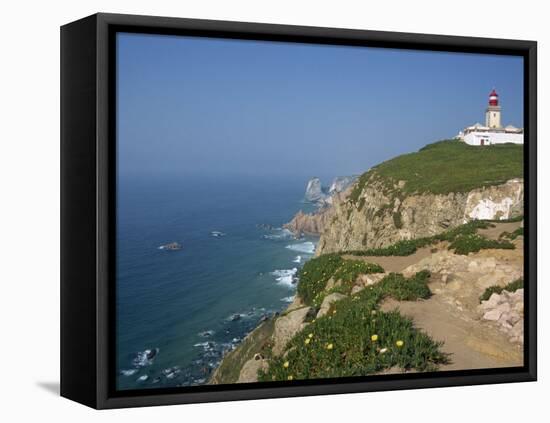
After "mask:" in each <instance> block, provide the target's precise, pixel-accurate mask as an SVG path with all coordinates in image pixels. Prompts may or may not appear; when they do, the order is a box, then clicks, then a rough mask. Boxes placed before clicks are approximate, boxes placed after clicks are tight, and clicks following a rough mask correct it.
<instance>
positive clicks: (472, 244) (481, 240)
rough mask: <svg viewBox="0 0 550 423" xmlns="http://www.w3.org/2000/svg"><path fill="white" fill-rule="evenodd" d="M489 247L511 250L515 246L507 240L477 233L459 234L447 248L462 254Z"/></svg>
mask: <svg viewBox="0 0 550 423" xmlns="http://www.w3.org/2000/svg"><path fill="white" fill-rule="evenodd" d="M489 248H498V249H503V250H513V249H514V248H516V247H515V245H514V244H512V243H511V242H509V241H505V240H502V241H497V240H493V239H487V238H485V237H482V236H481V235H478V234H469V235H460V236H458V237H457V238H455V239H454V241H453V242H451V244H450V245H449V250H454V252H455V254H462V255H468V254H469V253H477V252H478V251H479V250H483V249H489Z"/></svg>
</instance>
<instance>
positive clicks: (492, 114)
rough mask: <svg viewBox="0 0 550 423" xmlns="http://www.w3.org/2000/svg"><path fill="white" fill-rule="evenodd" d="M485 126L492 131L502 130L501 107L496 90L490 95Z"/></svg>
mask: <svg viewBox="0 0 550 423" xmlns="http://www.w3.org/2000/svg"><path fill="white" fill-rule="evenodd" d="M485 126H487V127H488V128H490V129H498V128H500V106H499V105H498V94H497V92H496V91H495V89H494V88H493V91H491V94H489V106H488V107H487V110H486V111H485Z"/></svg>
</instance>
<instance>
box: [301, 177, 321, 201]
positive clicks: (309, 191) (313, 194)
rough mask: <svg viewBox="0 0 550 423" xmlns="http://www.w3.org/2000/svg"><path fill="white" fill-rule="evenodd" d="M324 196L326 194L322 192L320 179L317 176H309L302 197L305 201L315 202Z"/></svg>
mask: <svg viewBox="0 0 550 423" xmlns="http://www.w3.org/2000/svg"><path fill="white" fill-rule="evenodd" d="M325 197H326V194H325V193H324V192H323V187H322V186H321V180H320V179H319V178H311V179H310V180H309V181H308V183H307V187H306V193H305V195H304V199H305V200H306V201H309V202H312V203H316V202H319V201H323V200H324V199H325Z"/></svg>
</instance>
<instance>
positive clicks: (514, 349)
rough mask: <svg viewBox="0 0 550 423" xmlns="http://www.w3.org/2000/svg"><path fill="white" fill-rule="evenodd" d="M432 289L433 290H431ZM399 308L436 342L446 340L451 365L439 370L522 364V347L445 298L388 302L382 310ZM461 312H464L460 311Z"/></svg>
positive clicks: (445, 350) (440, 296)
mask: <svg viewBox="0 0 550 423" xmlns="http://www.w3.org/2000/svg"><path fill="white" fill-rule="evenodd" d="M432 289H433V287H432ZM395 308H398V309H399V310H400V312H401V313H402V314H404V315H405V316H408V317H410V318H411V319H413V321H414V323H415V325H416V326H417V327H418V328H420V329H422V330H423V331H425V332H426V333H428V334H429V335H430V336H431V337H432V338H433V339H434V340H436V341H443V342H444V345H443V347H442V350H443V351H444V352H446V353H449V354H451V355H450V359H451V363H450V364H448V365H445V366H442V367H441V368H440V370H464V369H481V368H494V367H513V366H521V365H522V364H523V357H522V354H523V353H522V348H521V346H520V345H517V344H512V343H510V342H509V341H508V338H507V337H506V336H505V335H504V334H502V333H500V332H499V331H498V330H497V329H496V328H494V327H491V326H490V325H488V324H481V323H480V321H479V320H478V318H477V316H473V315H472V314H471V313H468V312H464V310H465V308H464V307H462V306H460V305H458V304H456V303H455V304H450V302H449V301H446V299H445V298H444V296H443V295H438V294H435V295H433V296H432V297H431V298H430V299H428V300H424V301H414V302H398V301H395V300H388V301H385V302H384V304H383V305H382V310H385V311H388V310H393V309H395ZM461 309H462V310H461Z"/></svg>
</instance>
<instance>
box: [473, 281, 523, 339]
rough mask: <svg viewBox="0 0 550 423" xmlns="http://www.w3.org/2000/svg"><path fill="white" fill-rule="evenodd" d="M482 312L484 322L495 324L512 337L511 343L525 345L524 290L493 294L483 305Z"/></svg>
mask: <svg viewBox="0 0 550 423" xmlns="http://www.w3.org/2000/svg"><path fill="white" fill-rule="evenodd" d="M480 310H481V312H482V313H483V319H484V320H490V321H493V322H495V323H496V324H497V325H498V327H499V329H500V330H501V331H503V332H505V333H507V334H508V335H510V337H509V340H510V342H514V343H523V326H524V325H523V289H518V290H517V291H515V292H508V291H506V290H504V291H502V292H501V293H500V294H497V293H493V294H492V295H491V297H490V298H489V299H488V300H487V301H483V302H482V303H481V305H480Z"/></svg>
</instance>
